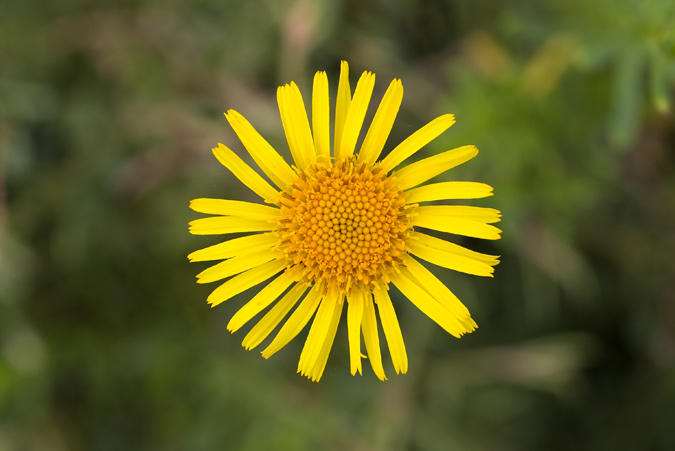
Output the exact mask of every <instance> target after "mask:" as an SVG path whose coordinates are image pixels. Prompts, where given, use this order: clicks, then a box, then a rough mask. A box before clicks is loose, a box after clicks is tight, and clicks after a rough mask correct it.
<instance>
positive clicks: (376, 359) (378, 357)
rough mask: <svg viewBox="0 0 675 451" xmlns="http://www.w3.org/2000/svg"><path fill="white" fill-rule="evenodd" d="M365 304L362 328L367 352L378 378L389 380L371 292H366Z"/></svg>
mask: <svg viewBox="0 0 675 451" xmlns="http://www.w3.org/2000/svg"><path fill="white" fill-rule="evenodd" d="M363 300H364V304H363V321H362V322H361V330H362V331H363V341H364V343H365V344H366V352H368V360H370V366H372V367H373V371H374V372H375V375H376V376H377V378H378V379H380V380H381V381H385V380H387V376H386V375H385V374H384V368H383V367H382V354H381V353H380V338H379V335H378V333H377V319H376V318H375V306H374V305H373V297H372V295H371V294H370V293H365V294H364V299H363Z"/></svg>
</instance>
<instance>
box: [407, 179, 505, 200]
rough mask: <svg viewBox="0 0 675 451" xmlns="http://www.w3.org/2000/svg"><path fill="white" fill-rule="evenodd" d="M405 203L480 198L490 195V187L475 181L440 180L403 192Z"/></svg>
mask: <svg viewBox="0 0 675 451" xmlns="http://www.w3.org/2000/svg"><path fill="white" fill-rule="evenodd" d="M404 195H405V199H406V203H408V204H417V203H420V202H429V201H432V200H446V199H481V198H483V197H488V196H492V195H493V193H492V187H491V186H490V185H486V184H485V183H477V182H441V183H432V184H430V185H424V186H420V187H417V188H414V189H411V190H409V191H406V192H405V193H404Z"/></svg>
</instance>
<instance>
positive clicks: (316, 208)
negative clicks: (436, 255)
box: [278, 158, 412, 294]
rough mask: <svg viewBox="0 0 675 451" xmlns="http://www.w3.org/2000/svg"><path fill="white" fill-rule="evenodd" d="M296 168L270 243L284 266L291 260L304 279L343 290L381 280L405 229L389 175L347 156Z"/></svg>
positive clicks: (401, 247)
mask: <svg viewBox="0 0 675 451" xmlns="http://www.w3.org/2000/svg"><path fill="white" fill-rule="evenodd" d="M296 172H297V174H298V180H297V181H296V182H295V183H294V184H293V186H292V194H290V193H283V195H282V200H281V202H280V203H281V213H282V219H281V221H280V230H279V232H278V234H279V244H278V247H279V249H281V250H282V251H283V252H284V253H285V255H286V259H287V261H288V263H289V266H291V265H297V266H298V267H299V269H300V271H301V274H302V279H303V280H304V281H305V282H307V283H312V282H314V283H320V284H323V287H324V290H328V289H334V288H337V289H338V290H339V291H340V292H342V293H345V294H348V293H350V292H351V290H354V289H361V288H365V287H368V288H370V289H371V290H372V289H375V285H376V284H377V282H378V281H383V282H385V283H389V277H388V274H391V271H396V270H397V267H398V266H399V265H401V264H402V263H403V261H402V260H401V257H400V256H401V254H402V253H404V252H405V251H406V244H405V243H406V241H407V240H408V238H409V236H410V233H411V231H412V225H411V220H410V215H409V214H408V212H407V210H408V208H409V207H410V206H406V203H405V200H404V199H403V196H402V192H401V190H400V189H399V187H398V184H397V183H396V178H395V177H393V176H389V177H387V175H386V173H385V172H384V171H383V170H382V169H381V168H380V166H379V164H374V165H369V164H367V163H364V162H358V161H356V160H355V159H354V158H342V159H339V160H338V161H337V162H333V161H330V160H325V161H318V162H315V163H313V164H311V165H310V166H308V167H307V168H306V169H304V170H301V169H297V168H296Z"/></svg>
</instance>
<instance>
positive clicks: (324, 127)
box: [312, 72, 330, 158]
mask: <svg viewBox="0 0 675 451" xmlns="http://www.w3.org/2000/svg"><path fill="white" fill-rule="evenodd" d="M312 130H313V131H314V146H315V147H316V155H317V157H326V158H329V157H330V99H329V95H328V76H326V73H325V72H317V73H316V75H315V76H314V89H313V91H312Z"/></svg>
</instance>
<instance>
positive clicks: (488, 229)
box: [412, 215, 502, 240]
mask: <svg viewBox="0 0 675 451" xmlns="http://www.w3.org/2000/svg"><path fill="white" fill-rule="evenodd" d="M412 224H413V225H414V226H416V227H424V228H427V229H431V230H438V231H439V232H446V233H452V234H455V235H464V236H470V237H474V238H482V239H485V240H498V239H499V237H500V234H501V233H502V231H501V230H499V229H498V228H497V227H495V226H493V225H490V224H485V223H483V222H478V221H474V220H471V219H463V218H452V219H448V218H447V217H444V216H429V215H419V216H413V218H412Z"/></svg>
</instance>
